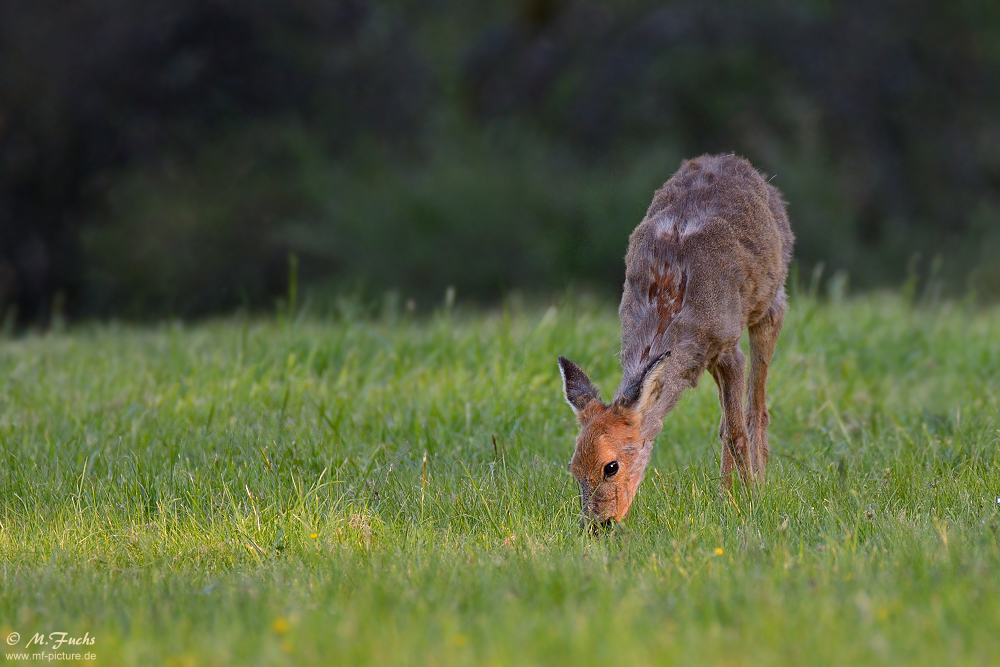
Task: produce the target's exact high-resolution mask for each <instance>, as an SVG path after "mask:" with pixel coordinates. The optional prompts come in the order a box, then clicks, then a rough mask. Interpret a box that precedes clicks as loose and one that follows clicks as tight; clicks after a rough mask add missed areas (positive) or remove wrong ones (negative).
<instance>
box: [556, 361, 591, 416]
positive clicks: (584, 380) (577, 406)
mask: <svg viewBox="0 0 1000 667" xmlns="http://www.w3.org/2000/svg"><path fill="white" fill-rule="evenodd" d="M559 373H560V375H562V381H563V394H565V395H566V402H567V403H569V407H571V408H573V412H574V413H575V414H576V416H577V417H579V416H580V413H581V412H583V411H584V409H585V408H586V407H587V406H588V405H590V404H591V403H593V402H594V401H600V400H601V396H600V393H599V392H598V391H597V387H595V386H594V383H593V382H591V381H590V378H589V377H587V374H586V373H584V372H583V369H582V368H580V367H579V366H577V365H576V364H574V363H573V362H572V361H570V360H569V359H567V358H566V357H559Z"/></svg>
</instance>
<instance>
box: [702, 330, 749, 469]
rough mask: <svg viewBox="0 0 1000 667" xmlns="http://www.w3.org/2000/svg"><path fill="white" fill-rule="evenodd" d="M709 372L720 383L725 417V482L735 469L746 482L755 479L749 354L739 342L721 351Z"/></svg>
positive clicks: (722, 423) (721, 434)
mask: <svg viewBox="0 0 1000 667" xmlns="http://www.w3.org/2000/svg"><path fill="white" fill-rule="evenodd" d="M709 372H711V373H712V377H713V378H715V383H716V384H717V385H719V404H720V405H721V406H722V419H721V421H720V422H719V439H720V440H722V485H723V488H726V489H728V488H729V487H730V486H732V483H733V469H734V468H735V469H736V470H737V471H738V472H739V475H740V480H741V481H742V482H743V484H744V485H748V484H749V483H750V482H751V481H752V479H753V468H752V462H751V458H750V442H749V438H748V437H747V431H746V422H745V420H744V416H743V388H744V385H745V384H746V356H744V354H743V350H741V349H740V346H739V345H733V346H732V347H729V348H727V349H726V350H724V351H723V352H721V353H720V354H719V356H718V357H716V358H715V360H714V361H713V362H712V363H711V364H710V365H709Z"/></svg>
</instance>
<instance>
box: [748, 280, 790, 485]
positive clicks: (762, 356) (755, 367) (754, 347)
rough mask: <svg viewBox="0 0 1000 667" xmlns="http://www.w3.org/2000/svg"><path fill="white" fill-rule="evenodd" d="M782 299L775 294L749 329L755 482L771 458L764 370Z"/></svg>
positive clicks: (771, 350)
mask: <svg viewBox="0 0 1000 667" xmlns="http://www.w3.org/2000/svg"><path fill="white" fill-rule="evenodd" d="M785 309H786V305H785V295H784V293H783V292H782V293H780V294H778V297H777V298H776V299H775V300H774V303H773V304H772V305H771V308H770V310H768V313H767V315H765V316H764V318H763V319H762V320H760V321H759V322H757V323H755V324H754V325H753V326H752V327H750V382H749V385H748V386H747V431H748V433H749V435H750V458H751V462H752V464H753V470H754V476H755V477H756V478H757V481H759V482H763V481H764V468H765V467H766V466H767V459H768V457H769V455H770V447H769V446H768V442H767V425H768V424H769V423H770V421H771V416H770V415H769V414H768V412H767V369H768V366H769V365H770V363H771V357H772V356H773V355H774V346H775V344H776V343H777V342H778V334H779V333H781V325H782V323H783V322H784V320H785Z"/></svg>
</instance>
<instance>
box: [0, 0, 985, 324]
mask: <svg viewBox="0 0 1000 667" xmlns="http://www.w3.org/2000/svg"><path fill="white" fill-rule="evenodd" d="M730 151H735V152H737V153H740V154H743V155H745V156H747V157H748V158H750V159H751V160H752V161H753V162H754V163H755V164H756V165H757V166H758V167H759V168H760V169H762V170H764V171H766V172H768V173H769V174H774V175H775V180H774V183H775V184H776V185H778V186H779V187H780V188H781V189H782V190H783V191H784V192H785V195H786V197H787V198H788V200H789V202H790V215H791V219H792V224H793V228H794V229H795V232H796V234H797V236H798V244H797V248H796V255H797V259H798V262H799V265H800V268H801V274H803V275H808V274H809V273H810V272H812V271H813V269H814V267H816V266H817V265H819V264H821V263H822V264H823V265H825V267H826V270H827V275H830V273H831V272H834V271H838V270H839V271H844V272H846V273H847V275H849V276H850V284H851V286H852V287H854V288H862V289H864V288H871V287H878V286H899V285H900V284H902V283H903V281H905V280H906V279H907V277H910V278H911V280H912V279H913V277H915V276H918V277H920V279H921V280H924V281H926V280H929V279H933V280H937V281H939V282H941V283H942V284H944V285H946V286H947V287H948V289H949V290H950V291H951V292H953V293H955V294H963V295H964V294H969V293H974V294H976V295H977V296H978V297H979V298H982V299H994V298H997V297H1000V3H997V2H996V1H995V0H954V1H951V2H944V1H941V0H937V1H933V0H838V2H829V1H825V0H795V1H787V2H777V1H773V2H772V1H768V0H754V1H750V0H740V1H733V2H721V1H719V2H712V1H706V0H677V1H675V2H655V3H654V2H645V1H642V0H621V1H618V2H586V1H574V0H523V1H521V2H513V1H510V0H508V1H497V0H480V1H477V2H463V1H461V0H411V1H408V0H397V1H389V0H386V1H380V0H283V1H282V2H273V1H272V0H232V1H212V0H143V1H142V2H135V1H134V0H32V1H31V2H22V1H20V0H0V311H2V312H3V314H4V315H3V316H4V317H6V319H7V321H8V323H9V322H11V321H15V322H19V323H22V324H25V323H40V324H44V323H46V322H47V321H48V320H49V319H50V318H51V317H52V316H53V315H54V314H55V315H60V314H62V315H65V316H68V317H73V318H80V317H107V316H116V317H127V318H150V317H162V316H165V315H172V316H182V317H191V316H201V315H206V314H212V313H220V312H221V313H225V312H231V311H232V310H233V309H235V308H241V307H246V308H251V309H253V308H257V307H270V306H271V305H273V303H274V300H275V298H276V297H278V296H280V295H283V294H286V293H287V290H288V282H289V274H290V270H289V263H290V258H291V257H293V256H294V257H295V258H296V260H294V261H293V264H296V265H297V267H298V268H297V269H296V271H297V272H298V273H299V275H300V281H301V284H302V285H304V286H305V287H306V288H309V289H311V290H313V291H315V292H316V293H323V292H324V291H325V292H327V293H335V292H337V291H339V290H361V291H363V292H367V293H370V294H378V293H380V291H384V290H387V289H397V290H398V291H399V293H400V294H401V295H402V296H403V297H405V298H413V299H415V300H416V301H417V303H421V304H423V303H430V302H431V301H432V300H433V301H434V302H437V301H439V300H440V298H441V295H442V294H443V293H444V291H445V288H446V287H447V286H449V285H454V286H455V287H456V288H457V290H458V293H459V295H460V298H468V299H476V300H481V301H489V300H491V299H495V298H497V297H498V296H499V295H502V294H503V293H504V292H505V291H507V290H511V289H523V290H529V291H543V292H544V291H557V290H561V289H565V287H566V286H567V285H571V284H572V285H576V286H578V287H579V288H581V289H586V290H596V291H598V292H601V293H607V294H608V295H610V296H616V295H617V291H618V289H619V285H620V281H621V280H622V277H623V263H622V256H623V254H624V250H625V245H626V242H627V237H628V233H629V232H630V231H631V229H632V228H633V227H634V226H635V225H636V224H637V223H638V222H639V220H640V219H641V217H642V215H643V213H644V212H645V209H646V206H647V204H648V202H649V200H650V198H651V196H652V193H653V191H654V190H655V188H656V187H658V186H659V185H660V184H661V183H662V182H663V181H664V180H665V179H666V178H667V177H669V176H670V174H671V173H672V172H673V171H674V170H675V169H676V168H677V166H678V164H679V162H680V160H681V159H682V158H683V157H691V156H694V155H697V154H700V153H704V152H730Z"/></svg>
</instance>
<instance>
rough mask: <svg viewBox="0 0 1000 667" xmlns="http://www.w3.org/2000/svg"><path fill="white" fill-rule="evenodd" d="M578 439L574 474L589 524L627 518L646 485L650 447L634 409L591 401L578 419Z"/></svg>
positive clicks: (571, 466)
mask: <svg viewBox="0 0 1000 667" xmlns="http://www.w3.org/2000/svg"><path fill="white" fill-rule="evenodd" d="M577 418H578V420H579V421H580V426H581V428H580V434H579V435H578V436H577V439H576V450H575V451H574V453H573V459H572V461H570V472H572V473H573V477H575V478H576V481H577V483H578V484H579V485H580V499H581V503H582V508H583V516H584V518H585V520H588V521H591V522H597V523H604V522H607V521H609V520H611V519H614V520H615V521H621V520H622V519H624V518H625V514H626V513H627V512H628V509H629V507H630V506H631V505H632V499H633V498H635V493H636V491H637V490H638V488H639V482H641V481H642V477H643V473H644V471H645V468H646V464H648V463H649V454H650V451H651V449H652V444H653V443H652V442H651V441H646V440H644V439H643V438H642V436H641V434H640V433H639V425H638V423H637V421H638V420H636V419H635V415H634V414H633V413H632V411H631V410H628V409H627V408H622V407H618V406H610V407H609V406H606V405H604V404H602V403H601V402H600V401H593V402H591V403H590V405H588V406H587V407H586V408H585V409H584V410H582V411H581V412H580V413H578V415H577Z"/></svg>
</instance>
